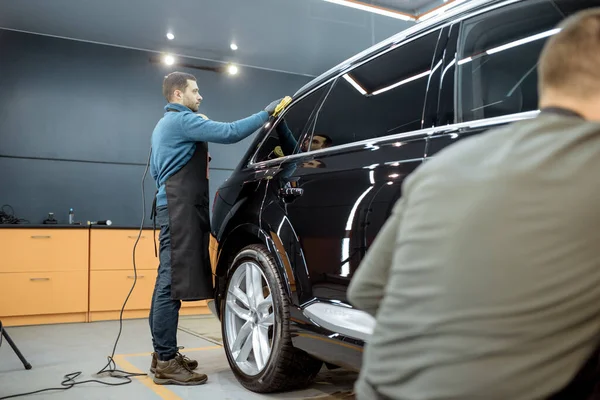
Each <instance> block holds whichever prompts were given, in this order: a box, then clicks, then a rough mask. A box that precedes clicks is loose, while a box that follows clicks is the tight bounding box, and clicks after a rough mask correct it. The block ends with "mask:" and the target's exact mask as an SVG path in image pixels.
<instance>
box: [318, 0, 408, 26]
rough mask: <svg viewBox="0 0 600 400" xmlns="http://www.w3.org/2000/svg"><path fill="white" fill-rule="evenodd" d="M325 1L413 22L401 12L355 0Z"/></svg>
mask: <svg viewBox="0 0 600 400" xmlns="http://www.w3.org/2000/svg"><path fill="white" fill-rule="evenodd" d="M325 1H328V2H330V3H335V4H339V5H341V6H346V7H351V8H356V9H358V10H362V11H368V12H372V13H375V14H379V15H385V16H386V17H392V18H397V19H401V20H404V21H414V20H415V19H414V17H412V16H411V15H408V14H403V13H401V12H397V11H394V10H390V9H387V8H385V7H379V6H372V5H368V4H363V3H361V2H358V1H355V0H325Z"/></svg>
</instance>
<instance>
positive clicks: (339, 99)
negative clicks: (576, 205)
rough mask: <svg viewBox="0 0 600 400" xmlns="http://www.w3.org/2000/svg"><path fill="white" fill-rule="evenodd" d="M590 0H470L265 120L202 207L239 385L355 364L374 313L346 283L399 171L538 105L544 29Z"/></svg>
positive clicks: (527, 114) (264, 387) (272, 385)
mask: <svg viewBox="0 0 600 400" xmlns="http://www.w3.org/2000/svg"><path fill="white" fill-rule="evenodd" d="M599 5H600V0H497V1H481V0H473V1H470V2H467V3H465V4H464V5H461V6H457V7H456V8H453V9H450V10H449V11H447V12H446V13H445V14H442V15H440V16H439V17H435V18H432V19H430V20H427V21H424V22H420V23H417V24H416V25H415V26H414V27H412V28H410V29H408V30H406V31H403V32H401V33H399V34H398V35H396V36H394V37H391V38H389V39H388V40H386V41H384V42H382V43H380V44H378V45H376V46H374V47H373V48H371V49H368V50H367V51H365V52H362V53H360V54H358V55H356V56H355V57H353V58H352V59H350V60H348V61H346V62H344V63H342V64H341V65H339V66H337V67H336V68H334V69H332V70H330V71H328V72H327V73H325V74H323V75H322V76H320V77H318V78H316V79H315V80H313V81H312V82H310V83H309V84H308V85H306V86H305V87H303V88H301V89H300V90H299V91H298V92H297V93H296V94H295V96H294V100H293V102H292V103H291V105H290V106H289V107H288V108H287V109H286V110H285V112H284V113H283V114H282V115H281V116H279V117H278V118H277V119H274V120H272V121H270V122H269V123H267V124H266V125H265V126H264V128H263V129H262V130H261V131H260V132H259V133H258V134H257V136H256V139H255V141H254V143H253V144H252V145H251V147H250V148H249V150H248V152H247V154H246V155H245V156H244V158H243V159H242V160H241V162H240V163H239V165H238V166H237V168H236V170H235V171H234V172H233V174H232V175H231V177H230V178H229V179H228V180H227V181H226V182H225V183H224V184H223V185H222V186H221V187H220V188H219V191H218V193H217V194H216V196H215V200H214V204H213V216H212V235H211V263H212V267H213V272H214V275H215V286H216V293H215V299H214V302H212V301H211V302H210V303H209V305H210V306H211V309H212V310H213V312H214V313H215V314H216V315H217V316H218V317H219V318H220V319H221V321H222V330H223V340H224V348H225V351H226V354H227V358H228V360H229V363H230V365H231V368H232V369H233V371H234V373H235V375H236V377H237V378H238V379H239V381H240V382H241V383H242V384H243V385H244V386H245V387H246V388H248V389H250V390H253V391H257V392H270V391H280V390H287V389H291V388H295V387H300V386H302V385H305V384H307V383H308V382H309V381H310V380H311V379H312V378H313V377H314V376H315V375H316V374H317V372H318V371H319V370H320V369H321V367H322V366H323V363H325V364H326V365H327V366H329V367H331V368H334V367H344V368H348V369H353V370H358V369H359V368H360V364H361V358H362V350H363V344H364V343H365V341H368V339H369V335H370V334H371V332H372V330H373V326H374V320H373V319H372V318H371V317H370V316H368V315H367V314H366V313H364V312H362V311H360V310H357V309H355V308H353V307H352V305H351V304H349V302H348V300H347V298H346V290H347V288H348V284H349V283H350V280H351V279H352V276H353V274H354V272H355V271H356V269H357V267H358V266H359V264H360V262H361V259H362V258H363V257H364V255H365V252H366V251H367V250H368V249H369V245H370V244H371V242H372V241H373V239H374V238H375V236H376V235H377V233H378V231H379V229H380V228H381V227H382V225H383V223H384V222H385V220H386V218H387V217H388V216H389V214H390V211H391V209H392V207H393V205H394V203H395V202H396V201H397V200H398V198H399V197H400V196H401V185H402V182H403V180H404V179H405V178H406V176H407V175H408V174H410V173H411V172H412V171H414V170H415V168H418V167H419V165H421V164H422V163H424V162H427V160H428V159H429V158H431V157H435V154H436V153H437V152H438V151H440V150H441V149H443V148H445V147H446V146H449V145H452V144H453V143H454V142H457V141H459V140H461V139H462V138H465V137H469V136H471V135H476V134H479V133H481V132H483V131H485V130H486V129H489V128H491V127H497V126H500V125H503V124H506V123H509V122H512V121H517V120H522V119H527V118H532V117H534V116H536V115H537V113H538V112H539V111H538V98H537V70H536V67H537V62H538V57H539V55H540V52H541V50H542V47H543V45H544V43H545V41H546V40H547V38H548V37H550V36H552V35H553V34H555V33H557V31H558V29H557V24H558V23H559V22H560V21H561V20H563V19H564V18H565V17H566V16H568V15H569V14H572V13H573V12H576V11H579V10H581V9H583V8H586V7H592V6H599ZM490 150H491V149H490Z"/></svg>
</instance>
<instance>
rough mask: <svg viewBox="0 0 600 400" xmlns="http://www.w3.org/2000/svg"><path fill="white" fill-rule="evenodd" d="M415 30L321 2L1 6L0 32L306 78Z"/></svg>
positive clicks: (0, 2) (35, 0) (39, 0)
mask: <svg viewBox="0 0 600 400" xmlns="http://www.w3.org/2000/svg"><path fill="white" fill-rule="evenodd" d="M377 1H379V2H381V3H383V2H386V3H388V4H392V3H394V5H395V7H400V8H401V7H407V6H408V5H412V6H411V7H413V6H416V5H419V4H422V3H424V2H426V1H425V0H413V1H408V0H377ZM413 24H414V23H413V22H406V21H401V20H398V19H394V18H389V17H385V16H381V15H376V14H372V13H368V12H364V11H361V10H355V9H352V8H348V7H343V6H340V5H337V4H332V3H328V2H325V1H322V0H252V1H249V0H127V1H123V0H101V1H98V0H52V1H49V0H19V1H15V0H0V28H5V29H14V30H22V31H28V32H35V33H41V34H48V35H55V36H61V37H67V38H74V39H78V40H86V41H93V42H101V43H106V44H111V45H120V46H129V47H134V48H140V49H148V50H152V51H159V52H172V53H175V54H181V55H186V56H191V57H197V58H204V59H211V60H217V61H222V62H236V63H239V64H241V65H248V66H256V67H260V68H267V69H274V70H280V71H286V72H291V73H296V74H303V75H309V76H316V75H319V74H321V73H322V72H324V71H326V70H328V69H330V68H331V67H334V66H335V65H337V64H338V63H340V62H342V61H344V60H345V59H346V58H349V57H351V56H352V55H354V54H356V53H358V52H360V51H362V50H364V49H366V48H368V47H370V46H372V45H373V44H375V43H377V42H379V41H381V40H384V39H386V38H387V37H389V36H391V35H393V34H395V33H397V32H400V31H402V30H404V29H406V28H408V27H410V26H412V25H413ZM168 30H172V31H173V33H174V34H175V40H173V41H168V40H167V39H166V37H165V34H166V32H167V31H168ZM231 41H235V42H236V43H237V44H238V46H239V50H238V51H236V52H234V51H232V50H231V49H230V48H229V44H230V42H231ZM199 62H200V61H199Z"/></svg>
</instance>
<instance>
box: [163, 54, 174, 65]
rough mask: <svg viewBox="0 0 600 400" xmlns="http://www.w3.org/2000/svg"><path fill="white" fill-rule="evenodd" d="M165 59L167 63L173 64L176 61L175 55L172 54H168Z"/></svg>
mask: <svg viewBox="0 0 600 400" xmlns="http://www.w3.org/2000/svg"><path fill="white" fill-rule="evenodd" d="M164 61H165V64H167V65H173V64H174V63H175V57H173V56H172V55H166V56H165V59H164Z"/></svg>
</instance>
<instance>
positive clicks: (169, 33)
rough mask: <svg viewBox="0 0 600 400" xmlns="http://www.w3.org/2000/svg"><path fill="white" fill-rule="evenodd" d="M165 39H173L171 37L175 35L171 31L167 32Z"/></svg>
mask: <svg viewBox="0 0 600 400" xmlns="http://www.w3.org/2000/svg"><path fill="white" fill-rule="evenodd" d="M167 39H169V40H173V39H175V35H173V34H172V33H171V32H168V33H167Z"/></svg>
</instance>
